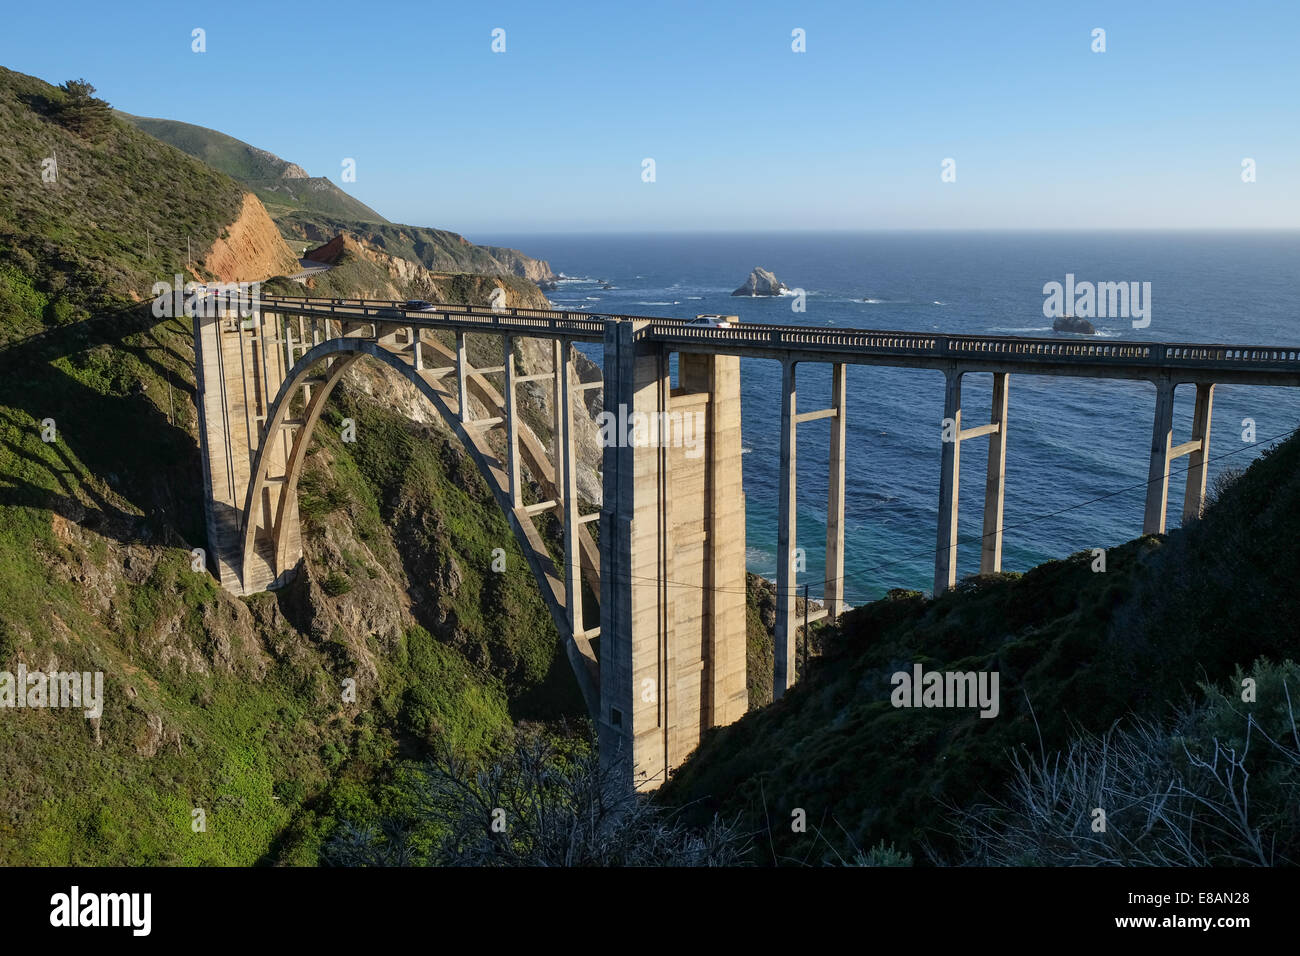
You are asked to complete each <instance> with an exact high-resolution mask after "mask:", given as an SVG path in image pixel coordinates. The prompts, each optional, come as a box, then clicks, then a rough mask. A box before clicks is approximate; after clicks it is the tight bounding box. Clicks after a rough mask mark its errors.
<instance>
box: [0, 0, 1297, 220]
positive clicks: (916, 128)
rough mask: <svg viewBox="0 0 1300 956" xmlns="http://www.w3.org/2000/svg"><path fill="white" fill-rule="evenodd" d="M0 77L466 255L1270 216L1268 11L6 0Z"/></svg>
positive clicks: (1278, 25)
mask: <svg viewBox="0 0 1300 956" xmlns="http://www.w3.org/2000/svg"><path fill="white" fill-rule="evenodd" d="M304 10H309V11H310V12H309V13H304V12H302V11H304ZM195 28H201V29H202V30H204V31H205V34H206V35H205V40H206V47H207V49H206V52H203V53H196V52H194V51H193V50H192V44H193V40H192V31H193V30H194V29H195ZM497 28H500V29H503V30H504V31H505V37H504V40H505V51H504V52H500V53H498V52H493V49H492V46H493V30H494V29H497ZM1095 28H1102V29H1104V30H1105V44H1106V50H1105V52H1104V53H1099V52H1093V49H1092V47H1093V45H1094V38H1093V30H1094V29H1095ZM795 29H801V30H803V31H804V34H805V37H806V52H802V53H796V52H793V50H792V43H793V42H794V41H793V39H792V31H794V30H795ZM0 65H3V66H5V67H8V68H9V69H13V70H18V71H20V72H23V73H30V74H33V75H36V76H38V77H40V78H42V79H44V80H47V81H49V82H52V83H59V82H62V81H63V80H66V79H70V78H76V77H85V78H86V79H88V80H89V81H90V82H92V83H93V84H94V85H95V86H96V87H97V88H98V90H99V95H101V96H103V97H104V98H105V99H107V100H108V101H109V102H110V103H112V104H113V106H115V107H116V108H118V109H122V110H125V111H127V112H130V113H136V114H140V115H144V116H159V117H165V118H168V119H177V120H183V121H185V122H189V123H195V124H198V125H200V126H207V127H211V128H213V129H217V130H220V131H222V132H224V133H228V134H230V135H232V136H235V137H237V138H239V139H242V140H244V141H246V142H248V143H251V144H252V145H254V146H258V147H261V148H263V149H267V150H270V151H271V152H273V153H276V154H277V155H279V156H281V157H283V158H285V159H287V160H290V161H292V162H296V163H298V164H299V165H301V166H303V167H304V168H306V169H307V171H308V172H309V173H310V174H312V175H315V176H328V177H329V178H330V179H332V180H333V181H334V182H335V183H338V184H340V185H342V186H343V188H345V189H346V190H347V191H349V192H350V193H352V194H353V195H355V196H357V197H358V198H359V199H361V200H362V201H363V202H365V203H367V204H369V205H370V206H372V207H373V208H374V209H376V210H377V211H379V212H380V213H382V214H383V215H385V216H387V217H388V218H389V219H392V220H394V221H398V222H407V223H413V224H417V225H430V226H439V227H443V228H448V229H454V230H456V231H458V232H462V233H466V234H468V235H470V236H471V237H472V236H473V234H474V233H476V232H478V233H502V232H512V233H523V232H564V231H588V230H590V231H607V230H608V231H636V230H675V229H688V230H702V229H710V230H712V229H723V230H725V229H899V228H906V229H927V228H946V229H969V228H984V229H1004V228H1016V229H1093V228H1235V229H1249V228H1296V227H1300V2H1292V0H1286V2H1256V0H1246V2H1240V3H1235V4H1231V5H1227V4H1223V3H1210V2H1205V0H1177V2H1174V0H1152V2H1142V3H1135V2H1132V0H1125V2H1118V3H1086V4H1085V3H1072V2H1071V3H1054V2H1044V0H1030V2H1007V3H990V4H977V3H970V2H954V0H937V2H926V3H913V2H897V3H876V2H868V3H861V2H859V3H842V4H810V3H803V2H799V3H795V2H770V0H753V2H747V3H743V4H741V3H735V4H732V3H728V4H707V5H706V4H702V3H698V2H695V3H676V2H660V3H654V4H646V5H640V4H638V5H607V4H605V5H602V4H574V3H557V4H549V3H548V4H541V3H535V2H534V3H490V4H479V3H468V4H466V3H460V4H454V5H452V4H441V3H388V4H385V3H354V2H348V3H335V2H318V3H313V4H311V5H310V6H309V7H296V6H287V5H280V4H267V3H261V4H252V3H245V2H242V0H232V2H225V3H220V4H209V3H183V2H182V3H177V2H155V0H143V2H134V3H131V4H129V5H127V4H121V5H117V4H112V5H110V4H103V3H102V2H94V3H92V2H86V0H69V2H65V3H61V4H59V6H58V7H57V9H56V8H51V7H50V6H48V5H43V4H26V5H16V4H15V5H10V6H9V7H8V9H7V10H6V12H5V29H4V31H3V33H0ZM349 158H350V159H353V160H355V164H356V181H355V182H343V181H342V171H343V162H344V160H345V159H349ZM1248 158H1249V159H1252V160H1254V163H1255V174H1256V181H1255V182H1253V183H1246V182H1243V181H1242V163H1243V160H1245V159H1248ZM646 159H652V160H654V173H655V180H654V181H653V182H646V181H644V179H643V165H644V160H646ZM946 159H952V160H954V161H955V173H956V178H955V181H953V182H944V181H942V177H941V174H942V172H943V162H944V160H946Z"/></svg>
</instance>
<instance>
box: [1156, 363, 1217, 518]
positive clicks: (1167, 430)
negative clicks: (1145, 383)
mask: <svg viewBox="0 0 1300 956" xmlns="http://www.w3.org/2000/svg"><path fill="white" fill-rule="evenodd" d="M1176 384H1177V383H1176V382H1174V381H1172V380H1171V379H1169V378H1167V377H1166V378H1160V379H1157V380H1156V414H1155V424H1154V426H1153V428H1152V432H1151V465H1150V468H1149V469H1148V472H1147V499H1146V510H1145V512H1144V514H1143V518H1142V533H1143V534H1164V533H1165V530H1166V526H1167V523H1168V512H1169V472H1170V467H1171V465H1172V464H1173V462H1174V461H1175V460H1176V459H1179V458H1182V457H1183V456H1184V455H1186V456H1189V457H1188V462H1187V483H1186V485H1185V486H1184V489H1183V521H1184V522H1187V521H1191V520H1193V519H1195V518H1199V517H1200V516H1201V508H1202V507H1204V505H1205V479H1206V465H1207V463H1208V460H1209V455H1210V419H1211V412H1212V411H1213V408H1214V384H1213V383H1212V382H1198V383H1197V385H1196V406H1195V411H1194V412H1193V414H1192V438H1191V440H1190V441H1186V442H1183V443H1182V444H1181V445H1174V388H1175V386H1176Z"/></svg>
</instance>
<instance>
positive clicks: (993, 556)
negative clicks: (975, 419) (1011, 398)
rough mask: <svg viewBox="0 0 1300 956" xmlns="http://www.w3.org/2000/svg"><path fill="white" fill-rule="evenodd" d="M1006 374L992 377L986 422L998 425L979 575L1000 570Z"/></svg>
mask: <svg viewBox="0 0 1300 956" xmlns="http://www.w3.org/2000/svg"><path fill="white" fill-rule="evenodd" d="M1009 378H1010V375H1008V374H1007V373H1006V372H994V373H993V411H992V415H991V416H990V417H989V421H990V422H991V423H992V424H994V425H997V429H996V430H995V431H992V432H989V466H988V478H987V479H986V481H985V483H984V537H983V539H982V541H983V544H982V547H981V550H980V574H996V573H997V572H999V571H1001V570H1002V509H1003V504H1004V502H1005V500H1006V490H1007V384H1008V382H1007V380H1008V379H1009Z"/></svg>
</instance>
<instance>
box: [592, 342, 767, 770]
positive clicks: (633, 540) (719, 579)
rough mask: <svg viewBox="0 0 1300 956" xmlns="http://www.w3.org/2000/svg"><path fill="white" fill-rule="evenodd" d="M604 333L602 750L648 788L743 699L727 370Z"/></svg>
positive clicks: (735, 377) (740, 504)
mask: <svg viewBox="0 0 1300 956" xmlns="http://www.w3.org/2000/svg"><path fill="white" fill-rule="evenodd" d="M635 333H636V327H635V324H634V323H632V322H620V323H610V324H609V325H607V326H606V332H605V358H604V365H605V375H604V387H605V404H606V408H607V410H608V411H609V412H610V414H611V415H612V416H613V417H614V418H615V419H616V424H611V425H607V426H606V428H607V431H606V433H605V434H604V435H603V436H602V438H603V439H604V440H605V452H604V455H605V460H604V489H603V490H604V494H603V503H602V517H603V519H604V520H603V524H602V533H601V536H600V552H601V578H600V584H601V602H600V603H601V628H600V633H601V635H602V637H601V642H600V697H601V706H600V714H599V718H598V720H597V728H598V731H599V735H600V753H601V759H602V760H603V761H606V762H613V763H615V764H616V765H617V767H618V768H619V774H620V776H622V777H623V778H624V779H625V780H626V781H627V782H628V783H629V784H632V785H634V786H637V787H639V788H652V787H657V786H659V785H660V784H661V783H662V782H663V781H664V780H665V779H666V777H667V775H668V773H670V772H671V770H672V769H673V768H674V767H676V766H678V765H680V764H681V762H682V761H683V760H684V759H685V758H686V756H687V755H688V754H689V753H690V752H691V751H692V750H694V749H695V747H696V746H697V745H698V744H699V740H700V736H701V735H702V734H703V732H704V731H705V730H707V729H708V728H709V727H713V726H717V725H721V724H726V723H730V722H732V721H734V720H736V719H737V718H739V717H740V716H741V715H742V714H744V712H745V710H746V708H747V705H748V692H747V688H746V680H745V652H746V638H745V621H744V618H745V567H744V561H745V557H744V555H745V548H744V535H745V516H744V497H743V494H742V492H741V453H740V447H741V443H740V365H739V361H740V360H739V359H738V358H736V357H733V356H710V355H697V354H689V353H679V355H678V384H679V387H678V388H676V389H673V388H671V387H670V385H671V383H670V380H669V375H668V369H669V364H668V353H667V352H666V351H664V350H662V349H660V348H658V347H654V346H647V345H646V344H645V343H644V342H642V341H638V339H637V337H636V334H635Z"/></svg>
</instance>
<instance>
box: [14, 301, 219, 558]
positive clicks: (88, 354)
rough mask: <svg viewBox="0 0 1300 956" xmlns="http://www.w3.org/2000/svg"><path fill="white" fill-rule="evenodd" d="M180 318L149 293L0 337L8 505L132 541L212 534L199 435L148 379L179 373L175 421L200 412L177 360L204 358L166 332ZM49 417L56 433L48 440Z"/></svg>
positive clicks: (181, 322)
mask: <svg viewBox="0 0 1300 956" xmlns="http://www.w3.org/2000/svg"><path fill="white" fill-rule="evenodd" d="M168 322H171V323H177V325H176V327H175V332H176V335H177V336H180V335H182V334H184V333H185V332H186V331H188V327H189V325H188V323H189V320H188V319H184V318H181V319H157V318H155V317H154V316H153V315H152V313H151V311H150V307H149V305H148V304H147V303H146V304H142V305H140V306H133V307H129V308H123V309H119V310H116V311H111V312H106V313H102V314H100V315H97V316H95V317H92V318H90V319H86V320H84V321H82V322H78V323H73V324H70V325H66V326H59V327H55V328H51V329H47V330H44V331H41V332H37V333H34V334H32V335H29V336H27V337H26V338H23V339H20V340H17V341H14V342H11V343H9V344H7V345H5V346H3V347H0V365H2V366H3V368H4V370H5V371H4V374H3V375H0V449H2V451H0V454H3V455H4V457H5V458H6V459H7V460H8V463H7V465H6V467H5V474H3V475H0V507H14V508H36V509H48V510H50V511H52V512H54V513H55V514H58V515H60V516H61V517H63V518H65V519H66V520H68V521H73V522H75V523H77V524H79V525H81V526H82V527H85V528H88V529H89V530H93V531H95V532H96V533H97V534H101V535H103V536H105V537H109V538H112V539H114V540H116V541H118V542H121V543H128V542H135V541H154V540H164V541H169V542H171V541H174V542H175V543H177V544H180V543H181V542H201V541H202V540H203V487H202V486H203V482H202V479H201V477H200V476H201V475H202V472H201V470H200V468H199V456H198V448H197V446H196V443H195V440H194V438H193V437H192V436H191V435H190V433H189V431H187V430H186V429H185V428H182V427H180V426H179V425H176V424H172V423H171V422H169V421H168V416H167V412H166V409H167V401H168V400H167V397H166V396H165V395H154V396H152V398H153V400H152V401H151V400H150V397H149V395H148V394H147V392H146V386H145V384H144V382H146V381H148V380H149V379H150V378H151V376H154V377H156V378H157V379H158V380H161V381H162V382H164V383H165V382H167V381H168V380H170V382H171V385H172V387H173V388H174V389H175V393H174V394H173V396H172V400H173V404H174V407H175V408H176V410H177V415H176V416H175V420H176V421H180V420H189V419H192V417H193V411H192V410H191V409H192V408H193V400H194V395H195V392H194V387H193V385H192V384H191V383H190V382H188V381H187V377H188V376H187V375H186V374H182V373H181V372H179V371H178V369H177V366H179V368H180V369H184V368H185V367H186V366H192V363H193V360H192V359H191V358H190V357H188V356H186V355H184V354H183V351H182V350H179V349H178V348H175V347H173V346H172V345H170V344H169V343H168V342H167V337H166V336H164V335H163V334H162V333H161V332H160V328H162V327H163V326H164V325H165V324H166V323H168ZM128 340H130V341H128ZM160 351H161V352H162V353H163V357H165V358H168V359H171V360H174V362H175V363H176V365H171V364H166V363H165V362H164V361H163V360H161V358H160V356H159V355H158V352H160ZM154 386H155V390H157V388H159V387H165V386H159V385H158V383H157V381H155V382H154ZM47 418H48V419H53V420H54V428H55V440H54V441H53V442H45V441H43V440H42V434H41V431H42V427H41V422H42V421H44V420H45V419H47Z"/></svg>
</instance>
